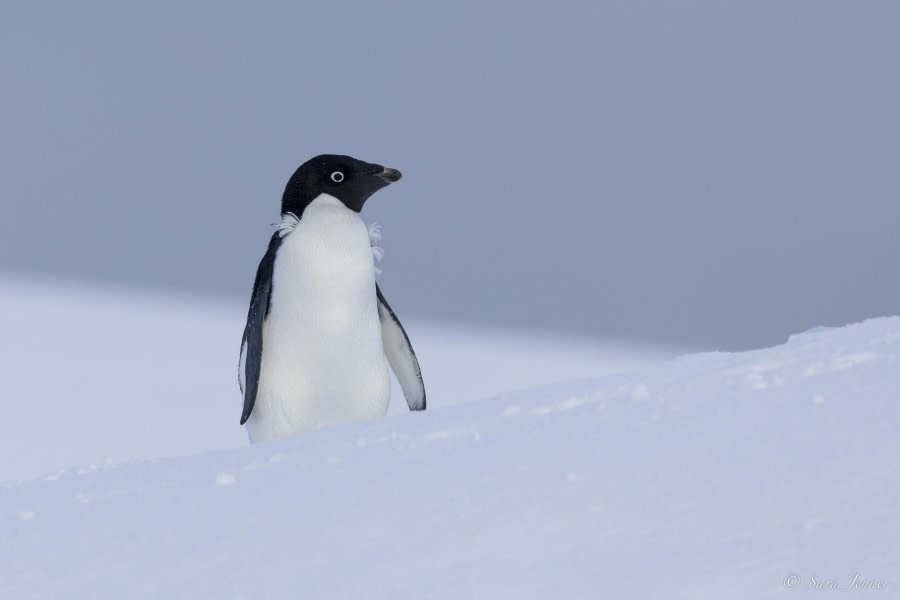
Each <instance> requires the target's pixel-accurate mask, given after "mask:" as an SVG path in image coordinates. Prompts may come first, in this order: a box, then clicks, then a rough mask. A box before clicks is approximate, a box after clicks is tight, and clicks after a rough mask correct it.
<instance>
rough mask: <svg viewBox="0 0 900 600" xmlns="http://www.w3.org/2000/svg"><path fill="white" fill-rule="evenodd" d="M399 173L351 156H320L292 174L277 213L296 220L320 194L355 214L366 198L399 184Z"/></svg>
mask: <svg viewBox="0 0 900 600" xmlns="http://www.w3.org/2000/svg"><path fill="white" fill-rule="evenodd" d="M400 177H401V175H400V171H397V170H396V169H387V168H385V167H382V166H381V165H375V164H372V163H367V162H363V161H361V160H357V159H355V158H353V157H351V156H343V155H339V154H320V155H319V156H317V157H315V158H311V159H309V160H308V161H306V162H305V163H303V164H302V165H300V167H299V168H298V169H297V170H296V171H295V172H294V174H293V176H291V178H290V180H289V181H288V183H287V187H285V188H284V196H282V198H281V213H282V214H285V213H289V212H290V213H294V214H295V215H297V216H298V217H300V216H301V214H302V213H303V209H305V208H306V207H307V206H308V205H309V204H310V202H312V201H313V200H315V199H316V198H318V197H319V196H320V195H321V194H328V195H330V196H334V197H335V198H337V199H338V200H340V201H341V202H343V203H344V205H346V206H347V208H349V209H350V210H352V211H354V212H359V211H361V210H362V207H363V204H365V203H366V200H368V199H369V196H371V195H372V194H374V193H375V192H377V191H378V190H380V189H381V188H383V187H385V186H387V185H389V184H391V183H393V182H395V181H397V180H399V179H400Z"/></svg>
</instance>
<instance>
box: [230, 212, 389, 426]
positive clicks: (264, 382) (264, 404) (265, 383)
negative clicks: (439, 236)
mask: <svg viewBox="0 0 900 600" xmlns="http://www.w3.org/2000/svg"><path fill="white" fill-rule="evenodd" d="M283 235H284V237H283V239H282V241H281V246H280V247H279V248H278V252H277V255H276V258H275V265H274V273H273V277H272V292H271V298H270V305H269V306H270V308H269V314H268V317H267V318H266V321H265V325H264V328H263V352H262V364H261V367H260V377H259V389H258V392H257V398H256V405H255V407H254V409H253V413H252V414H251V415H250V418H249V419H248V420H247V430H248V432H249V434H250V441H251V442H254V443H256V442H260V441H265V440H271V439H278V438H283V437H287V436H291V435H294V434H297V433H302V432H305V431H313V430H316V429H320V428H322V427H325V426H327V425H334V424H338V423H345V422H348V421H356V420H361V419H372V418H375V417H382V416H384V415H385V414H386V413H387V409H388V403H389V402H390V395H391V388H390V386H391V380H390V374H389V372H388V365H387V360H386V358H385V355H384V346H383V343H382V339H381V323H380V322H379V318H378V305H377V297H376V295H375V269H374V263H373V258H372V251H371V247H370V245H369V236H368V230H367V229H366V226H365V224H364V223H363V222H362V220H361V219H360V218H359V216H358V215H357V214H356V213H354V212H353V211H351V210H350V209H348V208H347V207H346V206H344V204H343V203H342V202H340V201H339V200H337V199H336V198H334V197H332V196H329V195H327V194H323V195H321V196H319V197H318V198H317V199H316V200H314V201H313V202H312V203H311V204H310V205H309V206H307V208H306V210H305V211H304V212H303V216H302V218H301V219H300V220H299V221H298V222H297V223H296V225H295V226H294V227H293V229H292V230H289V231H288V232H287V233H285V234H283Z"/></svg>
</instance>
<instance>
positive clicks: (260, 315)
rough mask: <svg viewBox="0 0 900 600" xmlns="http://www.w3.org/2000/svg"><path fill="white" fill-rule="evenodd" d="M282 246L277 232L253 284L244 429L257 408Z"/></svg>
mask: <svg viewBox="0 0 900 600" xmlns="http://www.w3.org/2000/svg"><path fill="white" fill-rule="evenodd" d="M280 245H281V236H280V235H279V234H278V233H277V232H276V233H275V234H274V235H273V236H272V239H271V240H270V241H269V248H268V249H267V250H266V253H265V255H264V256H263V258H262V260H261V261H260V262H259V268H258V269H257V270H256V280H255V281H254V283H253V295H252V296H250V310H249V311H248V312H247V325H246V326H245V327H244V337H243V339H242V340H241V359H240V366H239V367H238V376H239V377H238V379H239V381H240V384H241V391H242V392H243V394H244V410H243V412H242V413H241V425H243V424H244V423H246V422H247V419H249V418H250V413H251V412H253V405H254V404H255V403H256V391H257V389H258V388H259V372H260V367H261V366H262V350H263V325H265V322H266V315H268V313H269V297H270V295H271V292H272V273H273V272H274V271H275V253H276V252H277V250H278V246H280Z"/></svg>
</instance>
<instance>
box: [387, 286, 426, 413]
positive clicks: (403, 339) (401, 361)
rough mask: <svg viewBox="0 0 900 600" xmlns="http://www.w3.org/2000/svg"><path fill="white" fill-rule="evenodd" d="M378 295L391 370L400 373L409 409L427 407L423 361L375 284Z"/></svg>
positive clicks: (399, 378)
mask: <svg viewBox="0 0 900 600" xmlns="http://www.w3.org/2000/svg"><path fill="white" fill-rule="evenodd" d="M375 294H376V295H377V296H378V318H379V320H380V321H381V342H382V344H383V345H384V353H385V354H386V355H387V358H388V362H389V363H391V369H393V370H394V374H396V375H397V381H399V382H400V387H401V388H402V389H403V395H404V396H405V397H406V403H407V404H408V405H409V410H425V383H424V382H423V381H422V370H421V369H420V368H419V361H418V360H417V359H416V353H415V351H413V347H412V344H410V342H409V337H408V336H407V335H406V331H404V330H403V325H401V324H400V320H399V319H398V318H397V315H395V314H394V311H392V310H391V307H390V305H389V304H388V303H387V300H385V299H384V295H383V294H382V293H381V288H380V287H378V284H377V283H376V284H375Z"/></svg>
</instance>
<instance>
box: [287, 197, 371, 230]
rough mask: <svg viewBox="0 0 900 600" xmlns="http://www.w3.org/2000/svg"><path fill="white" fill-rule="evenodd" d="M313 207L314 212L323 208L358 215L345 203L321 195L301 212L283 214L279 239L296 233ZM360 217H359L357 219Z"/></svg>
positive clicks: (290, 211) (302, 208)
mask: <svg viewBox="0 0 900 600" xmlns="http://www.w3.org/2000/svg"><path fill="white" fill-rule="evenodd" d="M312 207H314V208H313V210H314V211H315V210H317V209H320V208H321V209H326V210H332V211H335V210H336V211H340V212H344V211H346V212H348V213H352V214H356V213H354V211H352V210H350V209H349V208H347V206H346V205H345V204H344V203H343V202H341V201H340V200H338V199H337V198H335V197H334V196H332V195H331V194H319V195H318V196H316V197H315V198H314V199H313V200H312V202H309V203H308V204H307V205H305V206H303V207H301V208H300V210H299V212H296V211H292V210H289V211H286V212H284V211H283V212H282V213H281V223H279V224H278V228H277V231H278V235H279V237H281V238H284V237H285V236H287V235H288V234H289V233H291V232H292V231H294V230H295V229H296V228H297V225H299V224H300V219H301V218H302V217H303V215H304V214H305V213H306V212H307V209H309V208H312ZM341 209H343V210H341ZM358 217H359V215H357V218H358Z"/></svg>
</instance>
